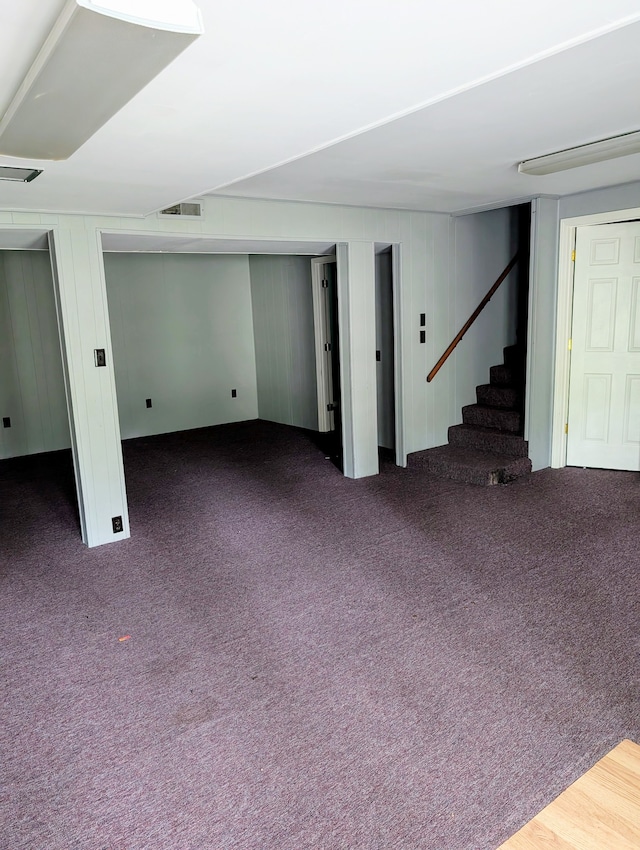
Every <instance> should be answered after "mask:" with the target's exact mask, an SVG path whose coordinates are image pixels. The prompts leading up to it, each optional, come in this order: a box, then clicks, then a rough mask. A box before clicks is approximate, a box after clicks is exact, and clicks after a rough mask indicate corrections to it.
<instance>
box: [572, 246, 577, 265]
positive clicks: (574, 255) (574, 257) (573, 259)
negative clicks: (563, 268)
mask: <svg viewBox="0 0 640 850" xmlns="http://www.w3.org/2000/svg"><path fill="white" fill-rule="evenodd" d="M575 261H576V251H575V248H574V249H573V251H572V252H571V262H572V263H575Z"/></svg>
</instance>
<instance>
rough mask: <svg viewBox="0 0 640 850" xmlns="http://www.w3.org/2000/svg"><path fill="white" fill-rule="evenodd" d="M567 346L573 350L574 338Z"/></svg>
mask: <svg viewBox="0 0 640 850" xmlns="http://www.w3.org/2000/svg"><path fill="white" fill-rule="evenodd" d="M567 348H568V349H569V351H571V350H572V349H573V340H572V339H570V340H569V342H568V344H567Z"/></svg>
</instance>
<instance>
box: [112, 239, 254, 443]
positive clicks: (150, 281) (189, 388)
mask: <svg viewBox="0 0 640 850" xmlns="http://www.w3.org/2000/svg"><path fill="white" fill-rule="evenodd" d="M104 264H105V272H106V279H107V294H108V299H109V315H110V318H111V342H112V345H113V356H114V364H115V373H116V387H117V391H118V410H119V418H120V431H121V435H122V438H123V439H128V438H130V437H140V436H147V435H149V434H163V433H167V432H169V431H184V430H188V429H189V428H204V427H207V426H209V425H220V424H222V423H225V422H240V421H242V420H246V419H256V418H257V416H258V401H257V393H256V358H255V350H254V341H253V323H252V319H251V288H250V280H249V259H248V257H246V256H234V257H231V256H212V255H208V254H105V255H104ZM232 389H234V390H236V396H235V397H232ZM147 398H150V399H151V404H152V406H151V407H150V408H147V407H146V404H145V401H146V399H147Z"/></svg>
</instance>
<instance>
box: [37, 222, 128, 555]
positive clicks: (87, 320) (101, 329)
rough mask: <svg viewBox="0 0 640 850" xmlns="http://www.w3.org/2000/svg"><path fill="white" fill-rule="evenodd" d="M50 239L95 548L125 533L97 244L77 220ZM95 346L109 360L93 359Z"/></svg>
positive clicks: (72, 418)
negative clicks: (116, 525)
mask: <svg viewBox="0 0 640 850" xmlns="http://www.w3.org/2000/svg"><path fill="white" fill-rule="evenodd" d="M49 237H50V249H51V259H52V268H53V277H54V286H55V292H56V306H57V310H58V323H59V325H60V334H61V343H62V360H63V366H64V373H65V385H66V391H67V405H68V407H69V424H70V429H71V443H72V449H73V459H74V467H75V476H76V486H77V489H78V502H79V508H80V522H81V526H82V539H83V540H84V542H85V543H86V544H87V546H99V545H101V544H103V543H111V542H113V541H116V540H122V539H123V538H125V537H129V516H128V510H127V497H126V492H125V484H124V467H123V463H122V447H121V444H120V426H119V422H118V404H117V398H116V387H115V377H114V370H113V355H112V352H111V335H110V330H109V315H108V311H107V292H106V285H105V279H104V266H103V262H102V245H101V242H100V234H99V232H98V231H97V230H96V229H95V228H91V227H88V228H85V227H84V225H83V222H82V221H81V220H72V221H70V222H69V225H68V226H64V227H59V228H55V229H54V230H53V231H52V232H51V233H50V234H49ZM95 349H104V350H105V354H106V366H101V367H97V366H96V365H95V358H94V351H95ZM114 517H121V518H122V529H123V530H122V531H121V532H117V533H114V531H113V524H112V519H113V518H114Z"/></svg>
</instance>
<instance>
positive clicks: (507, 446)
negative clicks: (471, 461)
mask: <svg viewBox="0 0 640 850" xmlns="http://www.w3.org/2000/svg"><path fill="white" fill-rule="evenodd" d="M448 437H449V445H450V446H456V447H458V448H468V449H475V450H476V451H479V452H489V453H493V454H500V455H508V456H509V457H527V456H528V454H529V446H528V443H527V441H526V440H523V439H522V437H519V436H517V435H516V434H509V433H508V432H506V431H505V432H503V433H501V434H491V433H487V432H485V431H480V430H474V429H473V428H465V427H461V426H459V425H452V426H451V427H450V428H449V434H448Z"/></svg>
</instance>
